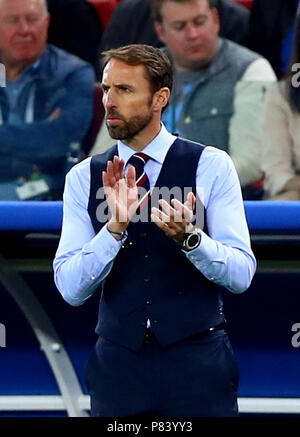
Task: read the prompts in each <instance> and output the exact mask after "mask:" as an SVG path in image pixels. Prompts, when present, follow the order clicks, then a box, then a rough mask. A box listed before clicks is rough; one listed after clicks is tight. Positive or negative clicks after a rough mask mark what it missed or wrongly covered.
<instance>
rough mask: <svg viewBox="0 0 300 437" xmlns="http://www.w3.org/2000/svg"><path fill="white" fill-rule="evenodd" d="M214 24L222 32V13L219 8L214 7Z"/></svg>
mask: <svg viewBox="0 0 300 437" xmlns="http://www.w3.org/2000/svg"><path fill="white" fill-rule="evenodd" d="M212 14H213V20H214V24H215V26H216V28H217V31H218V33H219V32H220V14H219V11H218V9H217V8H212Z"/></svg>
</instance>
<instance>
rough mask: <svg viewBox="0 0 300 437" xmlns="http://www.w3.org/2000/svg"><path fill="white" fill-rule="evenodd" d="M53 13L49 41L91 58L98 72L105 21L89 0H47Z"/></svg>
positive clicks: (85, 59) (79, 55) (75, 53)
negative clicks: (101, 19)
mask: <svg viewBox="0 0 300 437" xmlns="http://www.w3.org/2000/svg"><path fill="white" fill-rule="evenodd" d="M47 3H48V10H49V13H50V17H51V20H50V25H49V33H48V43H50V44H53V45H55V46H57V47H59V48H61V49H63V50H66V51H67V52H69V53H72V54H73V55H76V56H78V57H79V58H81V59H83V60H84V61H87V62H90V63H91V64H92V65H93V66H94V68H95V72H96V74H97V75H98V76H99V47H100V41H101V37H102V24H101V21H100V18H99V15H98V12H97V10H96V8H95V7H94V6H93V5H92V4H91V3H89V2H88V1H87V0H47Z"/></svg>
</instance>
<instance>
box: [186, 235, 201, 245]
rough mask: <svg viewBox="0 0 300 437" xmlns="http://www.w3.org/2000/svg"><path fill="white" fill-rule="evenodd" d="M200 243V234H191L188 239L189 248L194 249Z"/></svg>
mask: <svg viewBox="0 0 300 437" xmlns="http://www.w3.org/2000/svg"><path fill="white" fill-rule="evenodd" d="M198 242H199V235H198V234H191V235H190V236H189V238H188V242H187V243H188V245H189V247H194V246H196V245H197V244H198Z"/></svg>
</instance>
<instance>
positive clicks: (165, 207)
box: [151, 192, 196, 245]
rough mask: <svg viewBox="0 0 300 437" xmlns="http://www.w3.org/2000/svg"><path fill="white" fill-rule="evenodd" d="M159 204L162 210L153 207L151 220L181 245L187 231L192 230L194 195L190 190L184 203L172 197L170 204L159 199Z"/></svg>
mask: <svg viewBox="0 0 300 437" xmlns="http://www.w3.org/2000/svg"><path fill="white" fill-rule="evenodd" d="M159 205H160V207H161V209H162V210H160V209H158V208H155V207H153V208H152V210H151V220H152V221H153V222H154V223H155V224H156V225H157V226H158V227H159V228H160V229H161V230H162V231H164V233H165V234H166V235H167V236H168V237H170V238H172V239H173V240H174V241H175V242H176V243H177V244H179V245H181V244H182V243H183V241H184V236H185V234H186V233H187V232H192V231H193V229H194V226H193V225H192V224H191V221H192V218H193V214H194V209H195V205H196V197H195V195H194V194H193V193H192V192H190V193H188V195H187V200H186V201H185V202H184V203H181V202H179V200H177V199H172V200H171V204H169V203H168V202H167V201H166V200H164V199H161V200H160V201H159Z"/></svg>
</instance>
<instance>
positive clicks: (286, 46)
mask: <svg viewBox="0 0 300 437" xmlns="http://www.w3.org/2000/svg"><path fill="white" fill-rule="evenodd" d="M298 4H299V0H272V1H270V0H254V2H253V4H252V8H251V15H250V23H249V37H248V44H247V46H248V47H249V48H250V49H251V50H254V51H256V52H257V53H260V54H261V55H262V56H264V57H265V58H266V59H268V60H269V61H270V63H271V65H272V67H273V69H274V71H275V73H276V75H277V77H278V78H282V77H283V76H284V74H285V73H286V72H287V70H288V65H289V62H290V56H291V52H292V46H293V37H294V29H295V27H294V26H295V17H296V12H297V7H298Z"/></svg>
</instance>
